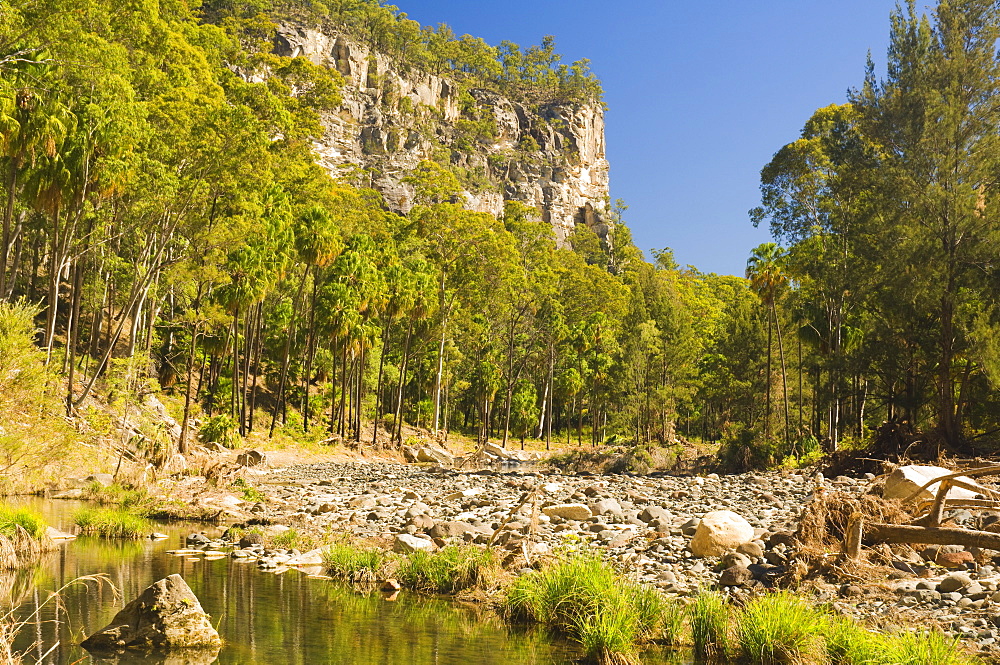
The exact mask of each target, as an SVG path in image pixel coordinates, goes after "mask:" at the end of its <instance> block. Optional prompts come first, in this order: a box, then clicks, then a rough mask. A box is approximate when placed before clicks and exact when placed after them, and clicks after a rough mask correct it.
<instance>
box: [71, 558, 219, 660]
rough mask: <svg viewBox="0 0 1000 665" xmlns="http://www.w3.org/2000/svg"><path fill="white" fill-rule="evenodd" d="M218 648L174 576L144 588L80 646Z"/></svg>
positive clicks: (194, 600) (190, 595)
mask: <svg viewBox="0 0 1000 665" xmlns="http://www.w3.org/2000/svg"><path fill="white" fill-rule="evenodd" d="M221 644H222V640H221V639H220V638H219V633H218V632H216V630H215V628H213V627H212V622H211V621H209V616H208V614H206V613H205V610H203V609H202V607H201V603H200V602H198V598H197V597H196V596H195V595H194V592H192V591H191V587H189V586H188V585H187V582H185V581H184V579H183V578H182V577H181V576H180V575H176V574H175V575H170V576H169V577H165V578H164V579H162V580H160V581H158V582H154V583H153V584H151V585H149V586H148V587H146V589H145V591H143V592H142V594H140V595H139V597H138V598H136V599H135V600H133V601H132V602H130V603H129V604H127V605H126V606H125V607H124V608H122V610H121V611H120V612H119V613H118V614H116V615H115V618H114V619H112V620H111V623H110V624H109V625H107V626H105V627H104V628H102V629H101V630H99V631H97V632H96V633H94V634H93V635H91V636H90V637H88V638H87V639H86V640H84V641H83V643H82V645H81V646H83V648H85V649H87V650H90V651H114V650H117V649H121V648H124V647H129V648H142V649H176V648H194V647H201V648H205V647H217V646H220V645H221ZM195 662H198V661H195ZM208 662H211V661H208Z"/></svg>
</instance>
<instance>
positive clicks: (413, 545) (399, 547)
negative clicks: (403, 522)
mask: <svg viewBox="0 0 1000 665" xmlns="http://www.w3.org/2000/svg"><path fill="white" fill-rule="evenodd" d="M392 551H393V552H396V553H397V554H410V553H411V552H433V551H434V542H433V541H430V540H427V539H426V538H418V537H417V536H411V535H410V534H408V533H400V534H398V535H397V536H396V540H395V542H394V543H393V545H392Z"/></svg>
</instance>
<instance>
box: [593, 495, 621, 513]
mask: <svg viewBox="0 0 1000 665" xmlns="http://www.w3.org/2000/svg"><path fill="white" fill-rule="evenodd" d="M590 510H591V512H592V513H594V514H595V515H611V516H613V517H621V516H622V507H621V504H619V503H618V502H617V501H615V500H614V499H599V500H598V501H595V502H594V503H593V504H591V506H590Z"/></svg>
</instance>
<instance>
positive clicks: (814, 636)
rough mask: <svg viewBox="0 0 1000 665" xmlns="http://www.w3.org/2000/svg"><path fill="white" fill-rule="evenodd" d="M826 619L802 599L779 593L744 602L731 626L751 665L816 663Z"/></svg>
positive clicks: (822, 647)
mask: <svg viewBox="0 0 1000 665" xmlns="http://www.w3.org/2000/svg"><path fill="white" fill-rule="evenodd" d="M828 623H829V620H828V618H827V617H826V616H824V615H823V614H822V613H821V612H819V611H817V610H816V609H814V608H813V607H811V606H810V605H808V604H807V603H806V601H805V600H803V599H802V598H799V597H797V596H794V595H792V594H790V593H788V592H780V593H775V594H771V595H767V596H762V597H760V598H755V599H754V600H752V601H750V602H749V603H747V605H746V607H744V608H743V610H742V611H741V612H740V613H739V617H738V620H737V621H736V626H735V630H734V633H735V636H736V639H735V642H736V644H735V646H736V647H737V649H738V650H739V653H740V656H741V657H742V661H743V662H746V663H750V664H751V665H780V664H784V663H819V662H823V661H824V660H825V656H826V646H825V644H824V640H823V635H824V632H825V630H826V627H827V625H828Z"/></svg>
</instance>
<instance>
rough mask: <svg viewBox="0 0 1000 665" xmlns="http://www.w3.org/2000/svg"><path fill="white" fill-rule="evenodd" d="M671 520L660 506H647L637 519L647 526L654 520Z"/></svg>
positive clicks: (666, 511) (667, 511) (668, 514)
mask: <svg viewBox="0 0 1000 665" xmlns="http://www.w3.org/2000/svg"><path fill="white" fill-rule="evenodd" d="M671 518H672V516H671V514H670V511H669V510H667V509H666V508H661V507H660V506H648V507H646V508H643V509H642V512H641V513H639V519H640V520H642V521H643V522H645V523H646V524H649V523H650V522H652V521H654V520H659V521H662V522H668V521H670V519H671Z"/></svg>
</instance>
